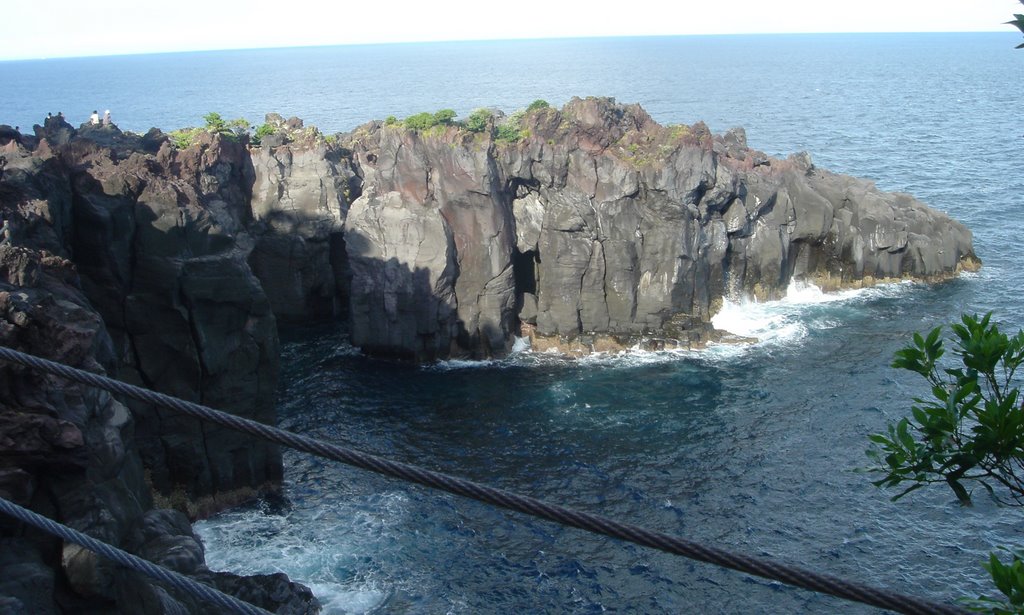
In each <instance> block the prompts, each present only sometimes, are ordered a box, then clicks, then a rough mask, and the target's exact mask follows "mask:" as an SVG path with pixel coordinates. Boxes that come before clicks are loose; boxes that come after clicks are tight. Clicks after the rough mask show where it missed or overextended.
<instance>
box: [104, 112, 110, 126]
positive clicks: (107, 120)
mask: <svg viewBox="0 0 1024 615" xmlns="http://www.w3.org/2000/svg"><path fill="white" fill-rule="evenodd" d="M103 125H104V126H110V109H107V110H106V111H104V112H103Z"/></svg>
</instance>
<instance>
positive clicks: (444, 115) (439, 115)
mask: <svg viewBox="0 0 1024 615" xmlns="http://www.w3.org/2000/svg"><path fill="white" fill-rule="evenodd" d="M454 119H455V111H454V110H452V109H441V110H440V111H438V112H436V113H434V122H435V123H436V124H441V125H443V126H450V125H451V124H452V121H453V120H454Z"/></svg>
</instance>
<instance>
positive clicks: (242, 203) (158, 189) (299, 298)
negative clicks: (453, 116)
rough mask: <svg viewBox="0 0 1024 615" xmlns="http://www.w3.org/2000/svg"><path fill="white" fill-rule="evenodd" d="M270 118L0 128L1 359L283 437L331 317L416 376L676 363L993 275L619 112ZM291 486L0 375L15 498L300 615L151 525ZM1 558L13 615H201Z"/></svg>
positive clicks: (833, 197)
mask: <svg viewBox="0 0 1024 615" xmlns="http://www.w3.org/2000/svg"><path fill="white" fill-rule="evenodd" d="M268 120H270V123H271V124H272V125H274V126H275V127H276V132H275V133H274V134H271V135H269V136H266V137H265V138H264V139H263V141H262V145H261V146H259V147H248V146H247V145H248V144H247V143H246V141H245V139H244V138H243V139H242V140H241V141H240V142H239V141H237V140H234V139H229V138H225V137H223V136H221V135H211V134H199V135H198V136H197V137H196V140H195V142H194V143H193V144H192V145H191V146H189V147H187V148H184V149H178V148H175V147H173V146H172V145H171V143H170V142H169V140H168V138H167V137H166V136H164V135H163V134H162V133H160V132H159V131H157V130H155V129H154V130H152V131H150V133H148V134H147V135H145V136H141V137H140V136H137V135H131V134H125V133H121V132H120V131H119V130H117V129H116V128H115V127H91V126H83V127H82V128H81V129H80V130H78V131H76V130H74V129H72V127H70V126H68V125H67V124H65V123H64V122H63V121H62V120H60V119H57V118H54V119H51V120H48V121H47V125H46V126H43V127H37V130H36V135H35V136H34V137H30V136H25V135H21V134H20V133H18V132H16V131H13V130H10V129H9V128H6V127H2V126H0V213H2V217H3V218H4V219H5V220H8V221H10V222H11V224H12V226H13V228H14V233H13V238H12V242H11V244H10V245H0V343H2V344H3V345H5V346H9V347H12V348H16V349H19V350H24V351H27V352H30V353H33V354H38V355H42V356H45V357H48V358H51V359H54V360H57V361H61V362H65V363H69V364H71V365H76V366H79V367H82V368H84V369H90V370H93V371H97V372H106V373H110V374H113V375H116V376H117V377H119V378H122V379H125V380H128V381H132V382H137V383H140V384H143V385H145V386H147V387H150V388H154V389H156V390H160V391H163V392H167V393H170V394H172V395H176V396H179V397H183V398H185V399H191V400H196V401H199V402H202V403H204V404H207V405H211V406H214V407H218V408H221V409H224V410H227V411H230V412H234V413H237V414H239V415H242V416H246V417H249V418H254V419H256V420H260V421H263V422H267V423H273V422H274V407H273V403H274V393H275V390H276V382H277V374H278V356H277V355H278V350H277V332H276V318H281V319H287V320H297V321H301V320H308V319H316V318H331V317H344V318H346V319H347V320H348V323H349V330H350V335H351V341H352V343H353V344H355V345H357V346H359V347H360V348H362V349H363V350H364V351H365V352H366V353H368V354H377V355H384V356H397V357H402V358H408V359H415V360H432V359H438V358H446V357H451V356H466V357H489V356H501V355H504V354H505V353H507V352H508V351H509V350H510V348H511V346H512V343H513V341H514V339H515V337H516V336H519V335H529V336H530V337H531V338H532V340H533V344H534V347H535V348H538V349H543V348H548V347H556V348H559V349H561V350H563V351H567V352H587V351H591V350H595V349H597V350H604V349H615V348H622V347H624V346H631V345H633V344H635V343H638V342H639V343H647V344H649V345H651V346H653V347H662V346H667V345H684V346H685V345H687V344H694V343H701V342H702V341H704V340H707V339H708V338H709V337H712V336H713V335H715V332H714V331H712V330H711V327H710V325H709V321H710V317H711V316H712V315H713V314H714V312H715V310H716V309H717V308H718V306H719V305H720V302H721V300H722V298H723V297H734V296H741V295H752V296H756V297H758V298H761V299H768V298H774V297H779V296H781V295H782V294H783V293H784V292H785V289H786V288H787V286H788V285H789V282H790V280H792V279H794V278H797V279H804V280H808V281H811V282H814V283H817V284H819V285H821V286H823V287H825V288H826V289H835V288H840V287H845V286H857V285H862V284H871V283H875V282H877V281H881V280H890V279H903V278H913V279H921V280H939V279H943V278H946V277H949V276H952V275H955V274H956V273H957V272H959V271H960V270H962V269H965V268H967V269H970V268H974V267H977V266H978V265H979V263H978V261H977V259H976V258H975V257H974V254H973V251H972V247H971V234H970V232H969V231H968V230H967V229H966V228H964V227H963V226H962V225H960V224H959V223H957V222H955V221H953V220H951V219H949V218H948V217H947V216H945V215H944V214H941V213H939V212H935V211H933V210H930V209H928V208H927V207H925V206H924V205H923V204H921V203H920V202H918V201H916V200H914V199H913V198H912V197H910V196H908V195H904V194H891V193H883V192H880V191H878V190H877V189H876V188H875V187H874V186H873V185H872V184H871V183H869V182H866V181H863V180H858V179H854V178H850V177H846V176H840V175H834V174H831V173H828V172H827V171H823V170H820V169H817V168H816V167H814V165H813V164H811V162H810V158H809V157H808V156H807V155H805V154H801V155H796V156H792V157H790V158H789V159H786V160H777V159H772V158H770V157H768V156H766V155H764V154H763V153H761V152H758V151H755V150H752V149H750V148H748V147H747V145H746V142H745V136H744V134H743V132H742V130H733V131H730V132H729V133H727V134H726V135H723V136H713V135H711V134H710V133H709V132H708V130H707V128H706V127H704V126H703V125H702V124H696V125H693V126H660V125H658V124H657V123H656V122H654V121H653V120H652V119H651V118H650V117H649V116H648V115H647V114H646V113H645V112H644V111H643V110H642V109H641V108H639V107H638V106H635V105H633V106H624V105H619V104H616V103H615V102H614V101H612V100H609V99H595V98H590V99H586V100H580V99H574V100H572V101H571V102H569V103H568V104H567V105H566V106H565V107H564V108H563V109H562V110H555V109H550V108H544V109H535V110H532V111H529V112H528V113H526V114H525V115H523V116H522V118H521V124H520V130H519V133H518V135H512V137H511V138H509V136H508V134H507V131H505V134H503V137H504V138H498V137H497V134H498V133H497V132H496V131H494V130H492V129H493V125H491V126H488V127H487V129H485V130H484V131H482V132H471V131H469V130H468V129H466V128H464V127H461V126H458V125H441V126H436V127H434V128H430V129H426V130H422V131H415V130H411V129H408V128H405V127H403V126H401V125H400V124H393V125H385V124H382V123H380V122H373V123H370V124H367V125H365V126H362V127H360V128H358V129H356V130H355V131H353V132H352V133H349V134H347V135H342V136H340V138H331V139H325V138H324V137H323V136H321V135H320V134H319V133H318V132H317V131H316V130H315V129H310V128H304V127H303V126H302V123H301V121H299V120H297V119H294V118H293V119H292V120H289V121H287V122H285V121H283V120H282V119H281V118H279V117H276V116H268ZM281 474H282V469H281V458H280V454H279V452H278V451H277V450H276V448H275V447H272V446H269V445H267V444H265V443H263V442H261V441H258V440H254V439H250V438H246V437H243V436H240V435H237V434H235V433H234V432H230V431H227V430H222V429H220V428H217V427H212V426H210V425H205V424H201V423H199V422H197V421H193V420H190V419H183V418H181V417H178V416H176V415H173V414H170V413H165V412H163V411H160V410H156V409H154V408H149V407H146V406H144V405H139V404H135V403H132V404H128V405H124V404H122V403H120V402H119V401H118V400H115V399H113V398H111V397H110V396H109V395H105V394H102V393H98V392H96V391H92V390H91V389H85V388H81V387H77V386H75V385H70V384H68V383H64V382H62V381H59V380H57V379H51V378H47V377H43V376H39V375H37V374H34V373H32V372H29V371H27V370H22V369H18V368H14V367H11V366H7V365H0V494H2V495H3V496H4V497H8V498H11V499H13V500H15V501H17V502H19V503H22V504H24V505H27V506H29V507H31V508H33V509H35V510H38V511H41V512H43V513H44V514H47V515H48V516H51V517H54V518H56V519H58V520H61V521H64V522H66V523H69V524H70V525H73V526H75V527H78V528H79V529H84V530H86V531H87V532H89V533H91V534H93V535H96V536H99V537H101V538H104V539H106V540H109V541H110V542H113V543H114V544H119V545H123V546H126V547H128V548H130V549H132V550H134V551H136V552H138V553H144V554H146V556H147V557H150V558H152V559H154V560H157V561H166V562H168V563H170V564H172V565H173V566H176V567H178V569H179V570H183V571H185V572H187V573H189V574H192V575H194V576H199V577H203V578H209V579H210V580H211V582H213V583H215V584H218V585H220V586H223V587H226V588H230V589H232V590H234V591H241V592H246V593H248V594H249V595H250V596H253V595H256V596H263V598H259V599H260V600H263V599H265V601H264V606H269V607H272V608H277V607H276V606H274V605H278V604H282V603H287V604H289V605H290V606H288V607H287V608H288V609H292V610H290V611H288V612H305V611H308V610H312V609H314V608H315V604H316V603H315V600H314V599H312V598H311V596H310V595H309V594H308V592H304V590H303V589H302V588H298V587H295V586H291V585H286V584H287V580H286V579H282V578H280V577H273V578H264V579H255V580H254V579H249V580H246V579H239V578H237V577H233V576H232V575H214V574H213V573H210V572H209V571H208V570H206V569H205V566H204V564H203V560H202V547H201V545H199V543H198V541H197V540H196V539H195V537H194V536H193V535H192V533H191V529H190V528H189V527H188V523H187V520H186V519H185V518H184V517H183V516H182V515H181V514H180V513H174V512H171V511H166V510H160V509H155V508H154V502H153V500H154V499H156V500H158V502H159V503H162V504H173V505H175V506H177V507H178V508H181V509H183V510H187V511H188V512H189V513H191V514H192V515H199V514H204V513H208V512H212V511H215V510H217V509H219V508H223V507H225V506H229V505H232V504H234V503H236V502H238V501H240V500H242V499H245V498H248V497H251V496H252V495H254V494H256V493H258V492H260V491H263V490H268V489H269V490H273V489H275V488H276V487H277V486H278V485H279V482H280V479H281ZM0 543H2V544H0V547H3V548H0V571H2V570H15V569H17V570H19V571H22V572H19V573H18V574H13V573H12V574H10V575H4V574H0V610H3V609H5V608H9V609H14V610H18V609H22V610H26V611H30V612H40V613H46V612H56V611H57V610H58V606H57V605H58V604H65V605H71V606H70V607H68V608H71V609H76V608H78V609H86V610H87V609H93V610H95V609H100V610H102V609H104V608H106V609H109V610H116V609H117V608H121V607H124V606H125V605H137V604H141V605H145V606H144V607H143V608H142V610H141V611H138V612H144V613H163V612H175V611H174V609H175V608H177V607H175V604H177V605H179V606H184V607H186V608H190V609H191V608H193V606H194V605H192V604H191V603H189V602H188V599H187V598H184V597H181V596H176V595H174V594H173V593H168V592H167V591H166V590H165V589H163V588H161V587H159V586H158V585H151V584H139V583H137V582H136V581H134V580H133V577H128V576H126V575H124V574H123V573H121V572H119V571H115V570H113V569H111V568H110V567H109V566H107V565H106V564H104V563H103V562H101V561H99V560H97V558H95V557H93V556H91V555H89V554H88V553H85V552H81V551H78V550H76V549H74V548H69V547H66V546H63V545H60V544H57V543H55V542H54V541H50V540H48V539H45V538H42V537H39V536H35V535H33V534H23V533H19V530H18V529H17V527H16V526H12V525H10V524H9V523H7V522H6V521H5V520H2V519H0ZM8 547H10V548H8ZM12 553H17V554H18V555H17V556H13V555H11V554H12ZM182 554H184V555H182ZM25 571H27V572H25ZM4 579H14V580H13V581H12V580H4ZM17 579H26V580H25V581H24V582H21V581H18V580H17ZM256 587H262V588H263V589H264V592H263V593H262V594H260V593H259V592H257V591H256V589H254V588H256ZM253 592H256V593H253ZM53 596H56V598H54V597H53ZM273 596H277V597H276V598H274V597H273ZM5 601H6V602H5ZM126 608H127V607H126ZM196 608H198V607H196Z"/></svg>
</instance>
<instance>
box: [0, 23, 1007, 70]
mask: <svg viewBox="0 0 1024 615" xmlns="http://www.w3.org/2000/svg"><path fill="white" fill-rule="evenodd" d="M907 34H924V35H928V34H992V35H996V34H999V35H1007V36H1015V35H1017V32H1015V31H1013V30H906V31H877V30H873V31H862V32H850V31H842V32H717V33H689V34H608V35H582V36H545V37H519V38H476V39H474V38H468V39H444V40H407V41H384V42H356V43H323V44H311V45H287V44H285V45H270V46H262V47H215V48H206V49H165V50H154V51H128V52H114V53H107V52H101V53H94V54H84V55H51V56H25V57H0V64H2V63H5V62H39V61H46V60H75V59H91V58H122V57H135V56H150V55H172V54H188V53H217V52H228V51H271V50H287V49H320V48H327V47H384V46H400V45H431V44H441V45H446V44H447V45H450V44H460V43H513V42H541V41H573V40H580V41H584V40H609V39H655V38H664V39H668V38H701V37H706V38H711V37H730V36H736V37H741V36H758V37H759V36H848V35H859V36H863V35H881V36H886V35H907Z"/></svg>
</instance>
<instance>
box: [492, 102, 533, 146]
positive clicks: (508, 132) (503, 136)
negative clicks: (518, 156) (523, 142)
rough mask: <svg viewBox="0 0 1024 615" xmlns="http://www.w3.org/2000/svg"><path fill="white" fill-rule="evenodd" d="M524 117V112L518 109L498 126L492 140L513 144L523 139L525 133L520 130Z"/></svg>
mask: <svg viewBox="0 0 1024 615" xmlns="http://www.w3.org/2000/svg"><path fill="white" fill-rule="evenodd" d="M524 115H526V112H525V111H523V110H522V109H520V110H519V111H516V112H514V113H512V115H510V116H508V118H506V119H505V121H504V122H502V123H501V125H499V126H498V128H497V130H496V131H495V135H494V139H495V140H496V141H504V142H506V143H514V142H516V141H519V140H520V139H523V138H525V137H526V133H525V132H524V131H523V129H522V124H523V116H524Z"/></svg>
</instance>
